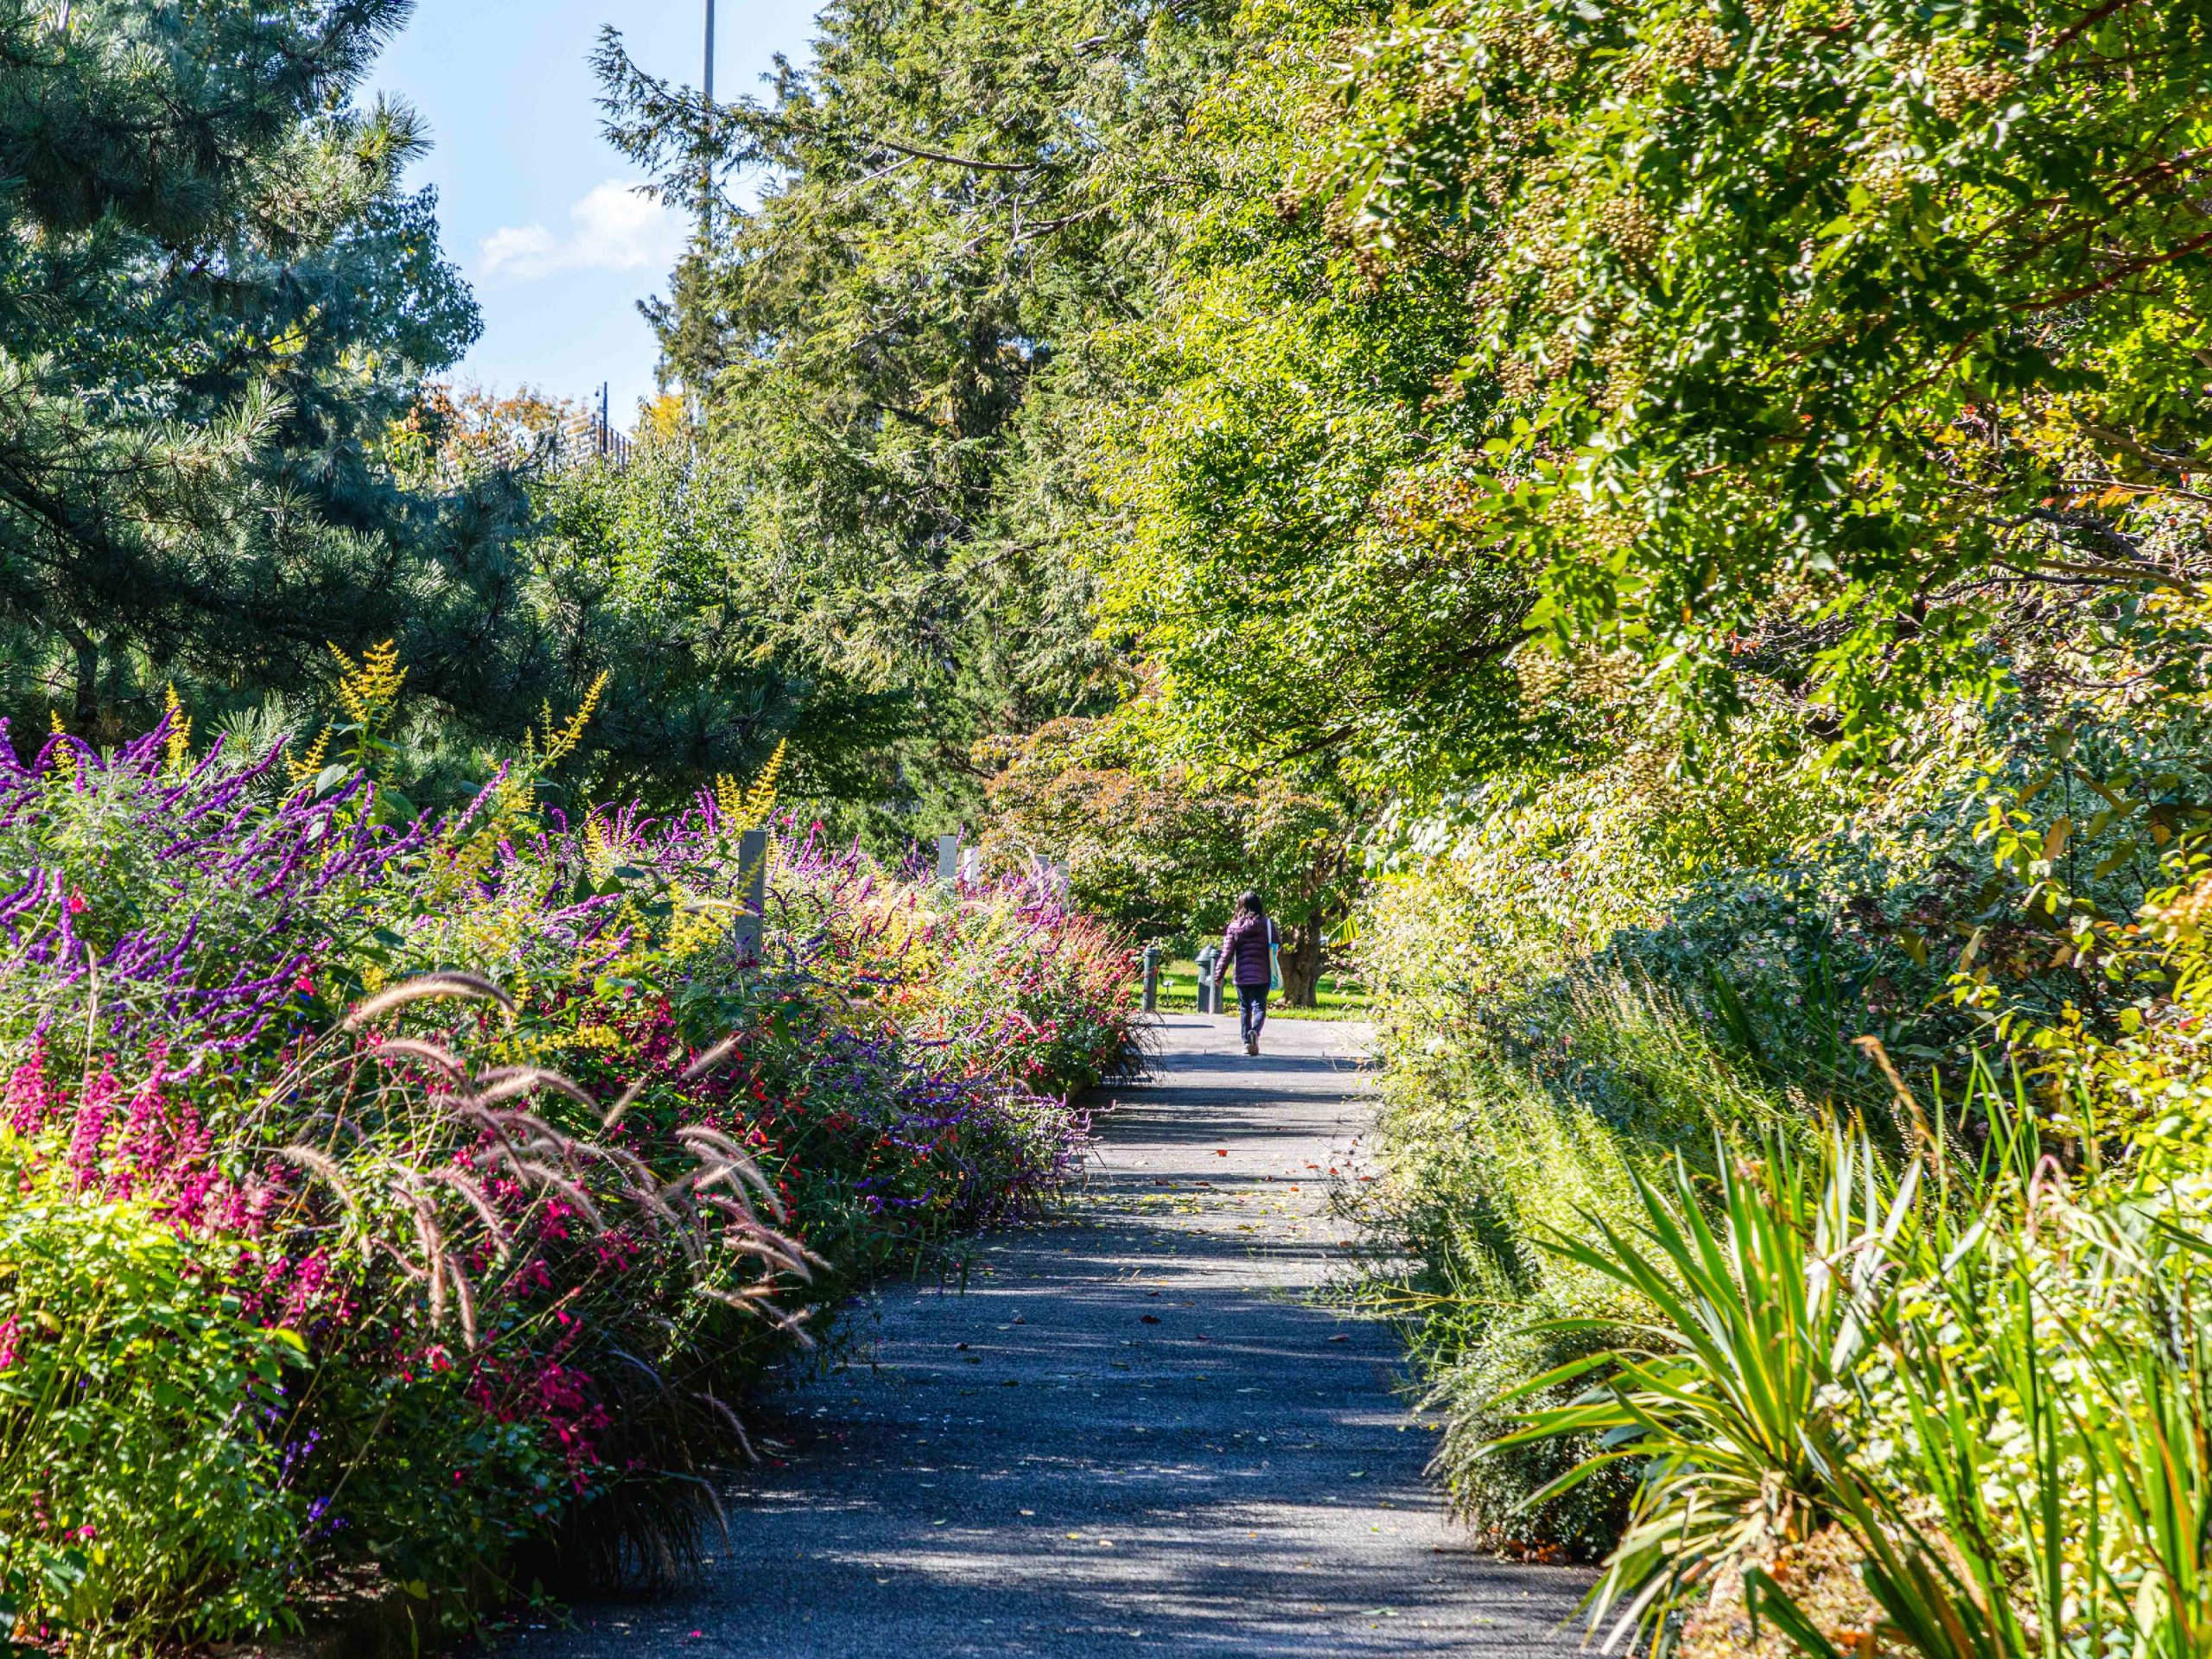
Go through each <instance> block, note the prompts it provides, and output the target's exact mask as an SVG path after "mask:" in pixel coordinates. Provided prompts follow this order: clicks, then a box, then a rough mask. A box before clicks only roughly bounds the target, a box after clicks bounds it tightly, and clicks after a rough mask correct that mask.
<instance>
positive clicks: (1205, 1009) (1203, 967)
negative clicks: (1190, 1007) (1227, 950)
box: [1198, 944, 1221, 1014]
mask: <svg viewBox="0 0 2212 1659" xmlns="http://www.w3.org/2000/svg"><path fill="white" fill-rule="evenodd" d="M1220 960H1221V948H1220V947H1219V946H1218V945H1212V944H1210V945H1208V946H1206V948H1205V950H1201V951H1199V952H1198V1012H1199V1013H1200V1014H1219V1013H1220V1012H1221V992H1220V990H1219V988H1217V987H1216V985H1215V984H1214V982H1213V969H1214V964H1215V963H1217V962H1219V961H1220Z"/></svg>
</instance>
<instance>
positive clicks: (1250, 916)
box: [1213, 893, 1278, 1054]
mask: <svg viewBox="0 0 2212 1659" xmlns="http://www.w3.org/2000/svg"><path fill="white" fill-rule="evenodd" d="M1277 943H1278V936H1277V934H1276V932H1275V925H1274V922H1273V921H1272V920H1271V919H1270V918H1268V912H1267V907H1266V906H1264V905H1262V903H1261V902H1260V895H1259V894H1258V893H1245V894H1244V895H1243V897H1242V898H1240V899H1237V901H1236V914H1235V915H1234V916H1232V917H1230V918H1229V931H1227V932H1225V933H1224V934H1223V935H1222V936H1221V960H1220V962H1219V963H1217V964H1216V965H1215V968H1214V970H1213V982H1214V983H1215V984H1216V985H1217V986H1218V985H1219V984H1220V983H1221V982H1222V980H1223V979H1224V977H1225V976H1228V975H1229V974H1230V973H1231V972H1232V971H1233V972H1234V973H1235V974H1236V1024H1237V1027H1238V1029H1239V1030H1241V1031H1242V1032H1243V1033H1244V1052H1246V1053H1247V1054H1256V1053H1258V1052H1260V1028H1261V1027H1262V1026H1264V1025H1266V1024H1267V1023H1268V992H1270V991H1271V990H1273V989H1274V988H1275V986H1276V984H1277V983H1278V981H1277V980H1276V978H1275V973H1276V969H1275V945H1276V944H1277Z"/></svg>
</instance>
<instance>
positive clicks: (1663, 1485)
mask: <svg viewBox="0 0 2212 1659" xmlns="http://www.w3.org/2000/svg"><path fill="white" fill-rule="evenodd" d="M1717 1162H1718V1165H1719V1174H1718V1177H1717V1192H1715V1194H1714V1195H1713V1198H1712V1200H1711V1201H1710V1202H1711V1211H1712V1213H1711V1215H1710V1216H1708V1213H1707V1207H1708V1200H1707V1197H1706V1195H1704V1194H1703V1193H1701V1192H1700V1191H1699V1190H1698V1185H1697V1183H1696V1181H1695V1179H1694V1177H1693V1176H1692V1174H1691V1173H1690V1171H1689V1169H1688V1166H1686V1165H1685V1164H1684V1163H1682V1162H1681V1160H1677V1161H1676V1162H1675V1166H1673V1168H1672V1170H1671V1172H1670V1176H1669V1181H1668V1183H1667V1185H1666V1186H1665V1187H1663V1188H1662V1187H1660V1186H1658V1185H1655V1184H1653V1183H1652V1182H1650V1181H1649V1180H1646V1179H1643V1178H1642V1177H1637V1180H1636V1187H1637V1198H1638V1200H1639V1202H1640V1204H1641V1206H1642V1209H1643V1222H1642V1224H1641V1225H1640V1226H1638V1227H1637V1229H1636V1230H1634V1232H1633V1234H1630V1233H1624V1232H1623V1231H1621V1230H1618V1229H1617V1228H1616V1227H1614V1226H1613V1225H1612V1224H1610V1223H1608V1222H1607V1221H1605V1219H1603V1218H1602V1217H1597V1216H1590V1217H1586V1221H1587V1224H1588V1225H1589V1227H1590V1228H1591V1230H1592V1232H1593V1234H1594V1235H1595V1237H1594V1238H1592V1239H1590V1240H1583V1239H1576V1238H1569V1237H1566V1236H1554V1238H1552V1239H1551V1240H1550V1241H1549V1242H1548V1248H1549V1249H1553V1250H1554V1251H1555V1252H1557V1253H1558V1254H1560V1255H1563V1256H1566V1257H1568V1258H1570V1259H1572V1260H1573V1261H1575V1262H1580V1263H1581V1264H1582V1265H1583V1266H1585V1267H1586V1268H1589V1269H1591V1270H1592V1271H1593V1272H1596V1273H1598V1274H1601V1275H1603V1276H1605V1277H1606V1278H1609V1279H1611V1280H1613V1281H1617V1282H1618V1283H1619V1284H1621V1285H1622V1286H1624V1287H1625V1288H1627V1289H1628V1290H1630V1292H1632V1293H1633V1294H1635V1295H1636V1297H1637V1298H1638V1299H1639V1300H1641V1301H1642V1302H1643V1304H1644V1305H1645V1306H1648V1307H1649V1309H1650V1310H1651V1317H1650V1318H1649V1320H1648V1321H1646V1322H1645V1323H1643V1325H1640V1326H1637V1327H1632V1328H1635V1329H1637V1330H1639V1331H1640V1332H1641V1334H1642V1335H1643V1337H1644V1338H1646V1342H1645V1345H1643V1347H1641V1348H1639V1349H1637V1350H1626V1349H1621V1348H1618V1347H1616V1348H1611V1349H1609V1350H1608V1351H1605V1352H1602V1353H1599V1354H1597V1355H1594V1356H1592V1357H1588V1358H1585V1359H1580V1360H1577V1361H1575V1362H1574V1363H1572V1364H1570V1365H1567V1366H1563V1367H1560V1368H1559V1369H1558V1370H1553V1371H1549V1372H1547V1373H1546V1374H1545V1375H1543V1376H1539V1377H1536V1378H1535V1379H1533V1380H1532V1381H1530V1382H1529V1383H1526V1384H1524V1385H1523V1386H1522V1388H1521V1389H1516V1390H1515V1391H1514V1393H1513V1394H1512V1395H1509V1396H1508V1398H1509V1399H1512V1398H1525V1397H1527V1396H1528V1395H1533V1394H1535V1393H1538V1392H1539V1391H1541V1390H1542V1389H1548V1388H1552V1387H1554V1386H1556V1385H1557V1384H1559V1383H1562V1382H1566V1381H1568V1380H1571V1379H1573V1378H1577V1377H1580V1376H1587V1375H1590V1374H1592V1373H1594V1372H1599V1371H1604V1372H1605V1377H1604V1380H1603V1381H1602V1382H1600V1383H1599V1385H1598V1386H1597V1387H1596V1388H1594V1389H1592V1390H1590V1391H1589V1392H1587V1393H1586V1394H1584V1395H1581V1396H1580V1398H1578V1399H1577V1400H1575V1401H1573V1402H1572V1403H1570V1404H1568V1405H1566V1406H1562V1407H1559V1408H1552V1409H1547V1410H1541V1411H1537V1412H1535V1413H1533V1414H1531V1415H1530V1416H1529V1419H1528V1420H1527V1421H1526V1424H1525V1426H1524V1427H1522V1429H1521V1430H1519V1431H1518V1432H1517V1433H1514V1434H1511V1435H1509V1436H1506V1437H1504V1438H1503V1439H1502V1440H1499V1441H1498V1442H1497V1446H1498V1447H1499V1449H1501V1450H1503V1449H1504V1448H1507V1447H1510V1446H1518V1445H1524V1444H1527V1443H1529V1442H1531V1441H1535V1440H1549V1439H1553V1438H1555V1437H1560V1436H1567V1435H1578V1434H1595V1435H1596V1436H1597V1437H1598V1438H1599V1446H1600V1448H1601V1449H1600V1450H1599V1452H1598V1453H1597V1454H1596V1455H1595V1456H1593V1457H1592V1458H1590V1459H1586V1460H1585V1461H1584V1462H1583V1463H1582V1464H1580V1465H1578V1466H1577V1467H1576V1468H1575V1469H1573V1470H1572V1471H1569V1472H1568V1473H1567V1474H1566V1475H1564V1476H1562V1477H1561V1478H1560V1479H1559V1480H1557V1481H1554V1483H1552V1484H1551V1485H1549V1486H1548V1487H1546V1488H1545V1489H1543V1490H1542V1491H1539V1492H1537V1493H1535V1494H1534V1495H1533V1496H1532V1497H1530V1498H1529V1500H1528V1501H1529V1503H1542V1502H1545V1501H1546V1500H1548V1499H1549V1498H1551V1497H1555V1496H1557V1495H1558V1494H1559V1493H1560V1492H1562V1491H1567V1490H1569V1489H1571V1488H1572V1487H1573V1486H1574V1485H1576V1484H1579V1483H1580V1482H1581V1481H1584V1480H1586V1479H1588V1478H1590V1477H1592V1475H1594V1474H1596V1473H1597V1472H1598V1471H1599V1470H1600V1469H1602V1468H1605V1467H1606V1466H1608V1465H1611V1464H1614V1463H1618V1462H1623V1461H1634V1462H1637V1463H1639V1464H1641V1465H1643V1480H1642V1483H1641V1484H1640V1485H1639V1487H1638V1489H1637V1497H1636V1500H1635V1503H1634V1506H1633V1509H1632V1510H1631V1514H1630V1522H1629V1525H1628V1527H1627V1529H1626V1530H1625V1532H1624V1534H1623V1535H1622V1538H1621V1541H1620V1542H1619V1544H1618V1546H1617V1547H1616V1548H1615V1549H1614V1550H1613V1552H1612V1554H1611V1556H1610V1557H1609V1558H1608V1559H1607V1560H1606V1563H1605V1572H1604V1573H1603V1575H1602V1577H1601V1578H1600V1580H1599V1584H1598V1586H1597V1587H1596V1589H1595V1590H1594V1591H1593V1592H1592V1613H1591V1617H1592V1624H1593V1626H1597V1625H1600V1624H1604V1623H1605V1621H1607V1620H1608V1619H1610V1620H1611V1622H1612V1627H1611V1630H1610V1631H1608V1632H1607V1645H1608V1646H1611V1645H1616V1644H1618V1643H1619V1642H1620V1641H1621V1640H1622V1639H1623V1638H1624V1637H1627V1636H1628V1635H1629V1634H1630V1632H1632V1631H1642V1632H1644V1633H1646V1634H1650V1633H1655V1632H1656V1631H1658V1630H1661V1629H1662V1626H1663V1623H1664V1618H1665V1615H1666V1613H1667V1612H1668V1611H1669V1610H1670V1609H1671V1608H1673V1607H1674V1606H1675V1605H1677V1604H1678V1603H1679V1602H1680V1601H1681V1599H1682V1598H1683V1597H1684V1596H1685V1595H1686V1594H1687V1593H1688V1592H1689V1591H1690V1590H1691V1589H1692V1588H1693V1587H1694V1586H1699V1585H1700V1584H1702V1583H1703V1582H1704V1581H1706V1580H1707V1579H1708V1578H1710V1576H1711V1575H1712V1574H1713V1572H1714V1571H1716V1570H1717V1569H1718V1567H1719V1566H1720V1565H1722V1564H1723V1563H1724V1562H1726V1561H1727V1560H1732V1559H1734V1558H1736V1557H1738V1556H1740V1555H1742V1554H1745V1553H1746V1552H1748V1551H1750V1550H1751V1549H1752V1548H1755V1547H1756V1546H1757V1545H1758V1544H1759V1543H1760V1542H1762V1541H1775V1542H1789V1541H1796V1540H1800V1539H1802V1538H1804V1537H1807V1536H1808V1535H1810V1534H1811V1533H1812V1531H1813V1530H1814V1529H1815V1528H1816V1527H1818V1526H1819V1525H1820V1524H1821V1522H1824V1521H1825V1520H1826V1519H1827V1518H1828V1516H1829V1511H1830V1509H1831V1503H1830V1500H1829V1498H1828V1496H1827V1495H1828V1493H1829V1491H1830V1489H1831V1486H1832V1482H1833V1478H1834V1469H1835V1467H1836V1466H1837V1465H1838V1463H1839V1462H1840V1459H1841V1457H1842V1455H1843V1452H1844V1450H1845V1444H1844V1434H1843V1431H1842V1427H1841V1424H1840V1420H1839V1407H1840V1405H1841V1404H1842V1395H1841V1394H1840V1390H1839V1389H1838V1388H1837V1386H1836V1385H1837V1383H1838V1381H1839V1379H1840V1378H1843V1377H1846V1376H1848V1375H1849V1374H1850V1372H1851V1371H1852V1370H1853V1367H1854V1366H1856V1365H1857V1364H1858V1363H1859V1359H1860V1358H1861V1357H1862V1356H1863V1354H1864V1352H1865V1350H1866V1344H1867V1342H1868V1340H1869V1337H1870V1333H1871V1332H1873V1331H1874V1330H1875V1329H1877V1328H1878V1325H1879V1324H1880V1322H1881V1320H1882V1319H1883V1317H1884V1314H1885V1304H1886V1300H1887V1298H1888V1296H1889V1295H1890V1294H1891V1289H1892V1287H1893V1274H1892V1273H1891V1265H1892V1262H1893V1261H1894V1250H1895V1246H1896V1244H1897V1237H1898V1234H1899V1232H1900V1230H1901V1229H1903V1228H1904V1226H1905V1224H1907V1222H1908V1220H1909V1218H1910V1217H1911V1215H1912V1213H1913V1208H1914V1200H1915V1194H1916V1190H1917V1187H1918V1184H1919V1169H1918V1166H1913V1167H1912V1168H1910V1169H1908V1170H1907V1172H1906V1173H1905V1174H1904V1179H1902V1180H1897V1181H1893V1180H1891V1179H1890V1177H1889V1176H1888V1175H1887V1174H1886V1173H1885V1171H1884V1169H1883V1166H1882V1165H1881V1163H1880V1161H1879V1160H1878V1158H1877V1157H1876V1155H1875V1154H1874V1151H1873V1148H1872V1146H1871V1144H1870V1143H1869V1141H1868V1140H1867V1137H1866V1134H1865V1133H1864V1131H1863V1130H1858V1129H1853V1130H1848V1131H1847V1130H1843V1129H1840V1128H1839V1129H1835V1130H1833V1131H1832V1132H1831V1134H1830V1135H1829V1136H1828V1138H1827V1141H1826V1142H1825V1144H1824V1146H1823V1147H1822V1149H1821V1153H1820V1154H1819V1156H1818V1159H1817V1161H1816V1163H1815V1165H1814V1166H1809V1167H1808V1166H1807V1165H1806V1163H1805V1162H1804V1161H1803V1160H1802V1158H1801V1156H1800V1155H1799V1154H1796V1153H1794V1152H1792V1151H1791V1150H1790V1149H1789V1147H1787V1146H1786V1145H1784V1144H1783V1143H1781V1142H1779V1141H1775V1142H1771V1143H1770V1145H1769V1146H1768V1148H1767V1150H1766V1152H1765V1154H1764V1156H1763V1157H1762V1158H1761V1159H1759V1160H1755V1161H1749V1160H1738V1159H1736V1158H1733V1157H1732V1156H1731V1155H1730V1154H1728V1151H1727V1149H1726V1147H1723V1148H1721V1149H1720V1155H1719V1159H1718V1160H1717ZM1545 1328H1547V1329H1553V1330H1560V1331H1580V1330H1582V1329H1584V1328H1586V1322H1585V1321H1580V1320H1561V1321H1554V1322H1551V1323H1549V1324H1548V1325H1547V1326H1546V1327H1545ZM1616 1328H1618V1327H1616Z"/></svg>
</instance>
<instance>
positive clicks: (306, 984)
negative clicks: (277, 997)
mask: <svg viewBox="0 0 2212 1659" xmlns="http://www.w3.org/2000/svg"><path fill="white" fill-rule="evenodd" d="M292 988H294V989H295V990H296V991H299V992H300V993H301V994H302V995H309V996H311V995H314V994H315V981H314V980H312V979H310V978H309V977H308V974H307V970H306V969H301V971H300V976H299V977H298V978H297V979H296V980H294V981H293V982H292Z"/></svg>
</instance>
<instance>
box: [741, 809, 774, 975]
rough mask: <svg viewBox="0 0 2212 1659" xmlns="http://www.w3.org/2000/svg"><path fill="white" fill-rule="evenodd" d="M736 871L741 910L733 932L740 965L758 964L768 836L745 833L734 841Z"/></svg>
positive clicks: (761, 831)
mask: <svg viewBox="0 0 2212 1659" xmlns="http://www.w3.org/2000/svg"><path fill="white" fill-rule="evenodd" d="M737 868H738V869H739V871H740V872H741V874H742V875H743V877H744V880H745V908H744V909H743V910H741V912H738V918H737V926H736V929H735V932H736V939H737V955H738V959H739V960H740V961H741V962H758V961H760V930H761V927H762V925H763V924H764V923H765V921H766V918H767V913H768V832H767V831H766V829H747V830H745V831H744V832H743V833H742V834H741V835H740V836H738V838H737Z"/></svg>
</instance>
